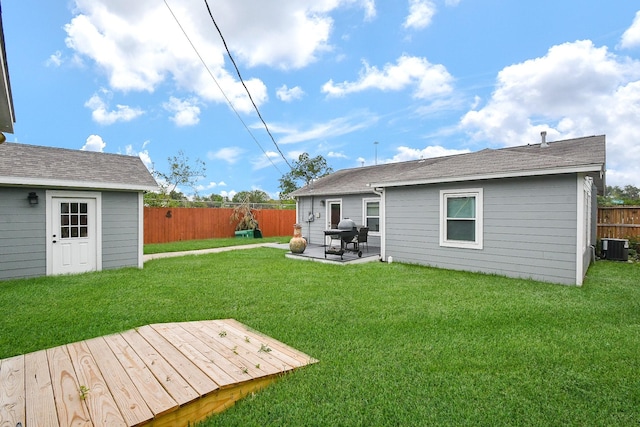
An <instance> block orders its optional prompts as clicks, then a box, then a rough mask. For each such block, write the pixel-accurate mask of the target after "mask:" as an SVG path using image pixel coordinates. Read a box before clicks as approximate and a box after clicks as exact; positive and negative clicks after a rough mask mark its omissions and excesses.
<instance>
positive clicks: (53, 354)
mask: <svg viewBox="0 0 640 427" xmlns="http://www.w3.org/2000/svg"><path fill="white" fill-rule="evenodd" d="M316 362H317V360H315V359H313V358H311V357H310V356H308V355H306V354H304V353H301V352H299V351H297V350H295V349H293V348H291V347H289V346H287V345H286V344H283V343H281V342H279V341H277V340H275V339H273V338H270V337H268V336H266V335H263V334H261V333H259V332H256V331H254V330H251V329H250V328H248V327H247V326H245V325H243V324H242V323H240V322H237V321H235V320H233V319H226V320H208V321H198V322H187V323H162V324H154V325H148V326H143V327H141V328H137V329H135V330H129V331H126V332H122V333H119V334H114V335H109V336H105V337H99V338H93V339H89V340H85V341H81V342H77V343H73V344H67V345H63V346H60V347H55V348H50V349H47V350H41V351H37V352H34V353H29V354H26V355H20V356H15V357H11V358H8V359H3V360H0V426H10V427H16V426H23V427H35V426H47V427H50V426H61V427H67V426H74V427H75V426H96V427H97V426H106V425H108V426H139V425H145V426H154V427H155V426H179V425H185V426H186V425H187V424H188V423H192V424H193V423H194V422H196V421H200V420H203V419H204V418H206V417H207V416H209V415H211V414H214V413H218V412H221V411H223V410H225V409H226V408H228V407H230V406H231V405H233V404H234V403H235V402H236V401H237V400H238V399H241V398H242V397H244V396H246V395H247V394H250V393H253V392H255V391H257V390H260V389H262V388H264V387H265V386H266V385H268V384H270V383H271V382H273V381H275V379H276V378H277V377H278V376H280V375H281V374H283V373H285V372H289V371H291V370H293V369H296V368H299V367H302V366H305V365H307V364H311V363H316Z"/></svg>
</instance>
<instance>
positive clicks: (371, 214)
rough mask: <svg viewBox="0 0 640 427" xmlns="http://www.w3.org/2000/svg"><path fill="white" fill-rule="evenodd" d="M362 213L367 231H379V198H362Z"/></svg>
mask: <svg viewBox="0 0 640 427" xmlns="http://www.w3.org/2000/svg"><path fill="white" fill-rule="evenodd" d="M362 205H363V210H364V213H363V215H362V217H363V218H364V221H363V222H364V226H365V227H369V232H371V233H379V232H380V199H364V200H363V201H362Z"/></svg>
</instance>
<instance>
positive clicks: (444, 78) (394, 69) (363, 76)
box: [322, 55, 453, 99]
mask: <svg viewBox="0 0 640 427" xmlns="http://www.w3.org/2000/svg"><path fill="white" fill-rule="evenodd" d="M452 81H453V77H452V76H451V74H449V72H448V71H447V69H446V68H445V67H444V66H443V65H441V64H431V63H429V61H427V60H426V59H425V58H419V57H415V56H408V55H402V56H401V57H400V58H398V61H397V63H396V64H385V66H384V68H383V70H379V69H378V68H377V67H375V66H370V65H369V64H367V63H366V62H365V63H364V70H363V71H362V72H360V78H359V79H358V80H357V81H355V82H343V83H337V84H336V83H334V82H333V80H330V81H328V82H327V83H325V84H324V85H323V86H322V91H323V92H325V93H327V94H328V95H329V96H344V95H347V94H349V93H355V92H361V91H364V90H368V89H378V90H382V91H399V90H403V89H405V88H406V87H408V86H413V87H414V91H413V97H414V98H417V99H426V98H430V97H435V96H441V95H446V94H449V93H450V92H451V91H452V90H453V88H452V86H451V84H452Z"/></svg>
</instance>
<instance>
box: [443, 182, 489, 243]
mask: <svg viewBox="0 0 640 427" xmlns="http://www.w3.org/2000/svg"><path fill="white" fill-rule="evenodd" d="M448 196H456V197H469V196H473V197H475V198H476V241H475V242H467V241H463V240H447V203H446V200H447V197H448ZM483 199H484V196H483V192H482V188H464V189H458V190H440V246H444V247H449V248H462V249H482V248H483V244H484V236H483V230H484V218H483V216H484V215H483V212H484V209H483V206H484V203H483Z"/></svg>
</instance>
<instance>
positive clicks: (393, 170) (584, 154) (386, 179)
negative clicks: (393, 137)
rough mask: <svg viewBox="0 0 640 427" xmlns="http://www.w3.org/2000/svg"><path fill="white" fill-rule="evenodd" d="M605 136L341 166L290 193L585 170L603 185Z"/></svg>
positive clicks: (359, 190) (362, 190) (364, 189)
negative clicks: (544, 144) (370, 164)
mask: <svg viewBox="0 0 640 427" xmlns="http://www.w3.org/2000/svg"><path fill="white" fill-rule="evenodd" d="M605 163H606V152H605V136H604V135H599V136H589V137H584V138H575V139H567V140H564V141H556V142H550V143H548V146H547V147H541V144H530V145H524V146H519V147H509V148H502V149H498V150H492V149H485V150H482V151H478V152H475V153H466V154H458V155H454V156H445V157H433V158H429V159H423V160H414V161H410V162H400V163H387V164H384V165H379V166H368V167H361V168H353V169H343V170H340V171H337V172H335V173H333V174H331V175H328V176H326V177H323V178H320V179H318V180H316V181H315V182H313V183H312V184H310V185H308V186H305V187H303V188H301V189H299V190H296V191H294V192H292V193H291V195H292V196H295V197H300V196H312V195H318V196H327V195H341V194H361V193H372V192H373V189H374V188H382V187H399V186H407V185H420V184H435V183H443V182H459V181H473V180H482V179H496V178H512V177H523V176H539V175H557V174H563V173H578V172H584V173H588V174H589V175H590V176H592V177H593V178H594V183H595V184H596V187H598V192H599V193H602V192H603V190H604V172H605Z"/></svg>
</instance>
